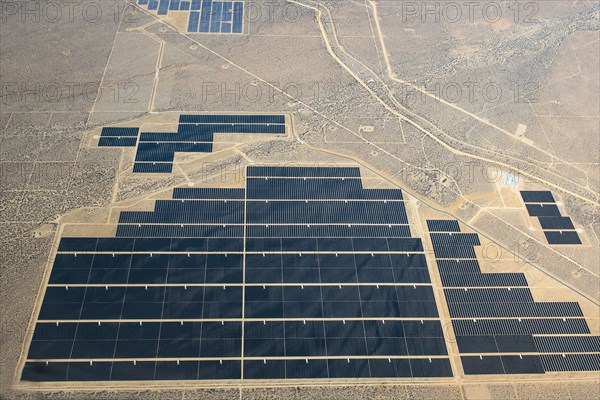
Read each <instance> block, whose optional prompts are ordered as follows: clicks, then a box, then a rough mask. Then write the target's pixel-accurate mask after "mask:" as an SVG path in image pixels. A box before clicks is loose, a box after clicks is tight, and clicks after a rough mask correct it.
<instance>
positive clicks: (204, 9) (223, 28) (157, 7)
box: [138, 0, 244, 33]
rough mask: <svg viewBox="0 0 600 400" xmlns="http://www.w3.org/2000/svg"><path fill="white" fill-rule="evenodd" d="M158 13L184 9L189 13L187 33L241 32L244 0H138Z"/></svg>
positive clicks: (165, 13)
mask: <svg viewBox="0 0 600 400" xmlns="http://www.w3.org/2000/svg"><path fill="white" fill-rule="evenodd" d="M138 5H140V6H146V7H147V9H148V10H149V11H156V13H157V14H158V15H168V14H169V12H171V11H172V12H177V11H184V12H187V13H189V19H188V25H187V31H188V32H189V33H198V32H200V33H242V31H243V19H244V2H243V1H240V0H237V1H222V0H191V1H186V0H138Z"/></svg>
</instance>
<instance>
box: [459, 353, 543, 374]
mask: <svg viewBox="0 0 600 400" xmlns="http://www.w3.org/2000/svg"><path fill="white" fill-rule="evenodd" d="M460 360H461V362H462V365H463V369H464V371H465V374H466V375H489V374H543V373H544V368H543V366H542V362H541V360H540V356H539V355H535V356H479V357H469V356H466V357H465V356H463V357H461V358H460Z"/></svg>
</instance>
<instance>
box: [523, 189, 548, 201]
mask: <svg viewBox="0 0 600 400" xmlns="http://www.w3.org/2000/svg"><path fill="white" fill-rule="evenodd" d="M521 197H522V198H523V201H524V202H525V203H554V202H555V201H554V196H552V193H551V192H549V191H546V190H541V191H535V190H522V191H521Z"/></svg>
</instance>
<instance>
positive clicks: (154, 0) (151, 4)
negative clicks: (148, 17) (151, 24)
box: [148, 0, 158, 10]
mask: <svg viewBox="0 0 600 400" xmlns="http://www.w3.org/2000/svg"><path fill="white" fill-rule="evenodd" d="M156 9H158V0H150V1H148V10H156Z"/></svg>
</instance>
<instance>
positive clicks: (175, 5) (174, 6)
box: [169, 0, 180, 11]
mask: <svg viewBox="0 0 600 400" xmlns="http://www.w3.org/2000/svg"><path fill="white" fill-rule="evenodd" d="M179 2H180V0H171V3H169V10H170V11H178V10H179Z"/></svg>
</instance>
